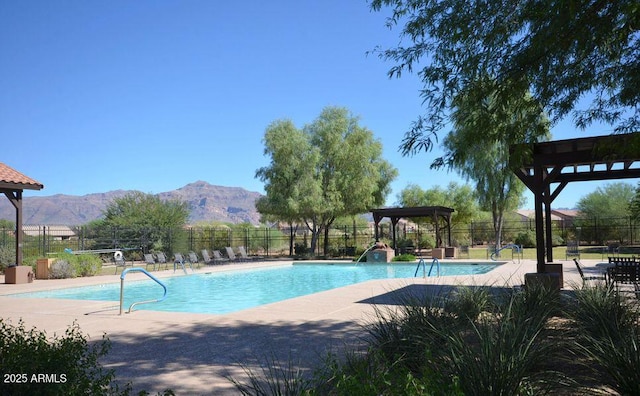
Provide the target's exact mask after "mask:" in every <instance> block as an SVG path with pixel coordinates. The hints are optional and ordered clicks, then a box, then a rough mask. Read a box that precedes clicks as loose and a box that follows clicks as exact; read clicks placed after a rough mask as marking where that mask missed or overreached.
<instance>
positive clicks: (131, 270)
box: [120, 267, 167, 315]
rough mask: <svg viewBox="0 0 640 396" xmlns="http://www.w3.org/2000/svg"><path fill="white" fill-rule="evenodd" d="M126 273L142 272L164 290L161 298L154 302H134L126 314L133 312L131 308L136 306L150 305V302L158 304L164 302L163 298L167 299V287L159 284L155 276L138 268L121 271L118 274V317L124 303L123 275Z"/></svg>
mask: <svg viewBox="0 0 640 396" xmlns="http://www.w3.org/2000/svg"><path fill="white" fill-rule="evenodd" d="M128 272H142V273H143V274H145V275H147V276H148V277H149V278H151V279H153V280H154V281H155V282H156V283H157V284H159V285H160V286H162V288H163V289H164V294H163V295H162V297H160V298H157V299H155V300H146V301H138V302H134V303H133V304H131V306H130V307H129V310H128V311H127V313H131V310H133V307H135V306H136V305H138V304H147V303H152V302H160V301H162V300H164V299H165V298H167V286H166V285H165V284H164V283H162V282H160V280H159V279H158V278H156V277H155V276H153V275H151V274H150V273H148V272H147V270H145V269H144V268H138V267H133V268H126V269H125V270H124V271H122V274H120V315H122V305H123V303H124V277H125V275H127V273H128Z"/></svg>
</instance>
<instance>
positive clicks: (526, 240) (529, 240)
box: [513, 230, 536, 248]
mask: <svg viewBox="0 0 640 396" xmlns="http://www.w3.org/2000/svg"><path fill="white" fill-rule="evenodd" d="M513 242H514V243H515V244H516V245H520V246H522V247H523V248H534V247H536V233H535V231H531V230H527V231H522V232H519V233H518V236H517V237H516V239H515V240H514V241H513Z"/></svg>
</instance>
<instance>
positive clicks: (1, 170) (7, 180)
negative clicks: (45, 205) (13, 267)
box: [0, 162, 44, 265]
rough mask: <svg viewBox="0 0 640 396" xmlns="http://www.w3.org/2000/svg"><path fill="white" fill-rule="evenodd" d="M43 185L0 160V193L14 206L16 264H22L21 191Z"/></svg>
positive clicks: (39, 188) (41, 187)
mask: <svg viewBox="0 0 640 396" xmlns="http://www.w3.org/2000/svg"><path fill="white" fill-rule="evenodd" d="M43 188H44V185H43V184H42V183H40V182H37V181H36V180H34V179H32V178H30V177H28V176H25V175H23V174H22V173H20V172H18V171H17V170H15V169H13V168H11V167H10V166H7V165H5V164H3V163H2V162H0V193H4V195H6V196H7V198H9V201H11V204H12V205H13V206H14V207H15V208H16V264H17V265H22V238H23V233H22V192H23V191H24V190H42V189H43Z"/></svg>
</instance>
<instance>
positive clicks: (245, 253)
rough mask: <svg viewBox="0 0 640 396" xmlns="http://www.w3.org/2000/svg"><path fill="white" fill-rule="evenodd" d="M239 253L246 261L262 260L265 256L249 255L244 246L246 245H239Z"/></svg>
mask: <svg viewBox="0 0 640 396" xmlns="http://www.w3.org/2000/svg"><path fill="white" fill-rule="evenodd" d="M238 254H240V258H241V259H242V260H244V261H251V260H261V259H263V257H259V256H249V255H248V254H247V250H246V249H245V248H244V246H238Z"/></svg>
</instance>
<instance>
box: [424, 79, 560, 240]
mask: <svg viewBox="0 0 640 396" xmlns="http://www.w3.org/2000/svg"><path fill="white" fill-rule="evenodd" d="M493 83H494V81H493V80H491V79H485V80H483V81H478V83H477V84H474V85H473V86H471V89H472V90H471V91H469V92H461V93H460V94H459V95H457V96H456V98H455V100H454V101H453V105H454V106H455V110H454V112H453V116H452V118H453V127H452V130H451V131H450V132H449V133H448V134H447V136H446V137H445V139H444V142H443V147H444V148H445V154H444V156H443V157H442V158H440V159H437V160H436V161H434V163H433V164H432V167H435V168H439V167H444V166H447V167H448V168H449V169H454V170H456V171H457V172H458V173H460V174H461V175H462V176H463V177H465V178H467V180H473V181H474V182H475V188H476V193H477V194H478V199H479V203H480V207H481V209H482V210H485V211H488V212H490V213H491V217H492V221H493V230H494V237H495V242H496V246H497V247H498V248H500V246H501V245H502V230H503V226H504V216H505V214H506V213H507V212H509V211H512V210H515V209H517V208H518V207H519V206H520V205H522V204H523V203H524V202H523V196H522V194H523V192H524V189H525V186H524V184H523V183H522V182H521V181H520V180H519V179H518V177H517V176H516V175H515V173H514V172H513V171H512V166H513V165H512V163H511V162H510V152H509V147H510V146H511V145H512V144H514V143H521V142H523V141H539V140H548V138H549V136H550V133H549V121H548V119H547V118H546V116H545V115H544V113H543V112H542V109H541V108H540V106H539V105H538V104H537V103H536V102H535V101H534V100H533V99H532V98H531V97H530V95H526V94H524V95H522V96H521V97H520V98H515V97H514V98H513V100H511V101H510V102H508V103H506V106H505V104H504V103H498V101H497V100H496V99H495V98H496V92H497V91H498V87H496V86H494V91H493V92H494V93H493V94H491V95H490V96H488V97H484V96H478V94H484V93H485V92H486V90H484V89H475V87H477V86H484V85H493ZM479 130H480V131H485V132H487V134H488V135H491V136H505V137H506V138H505V139H495V140H490V139H482V140H478V139H476V135H477V134H478V131H479Z"/></svg>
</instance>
